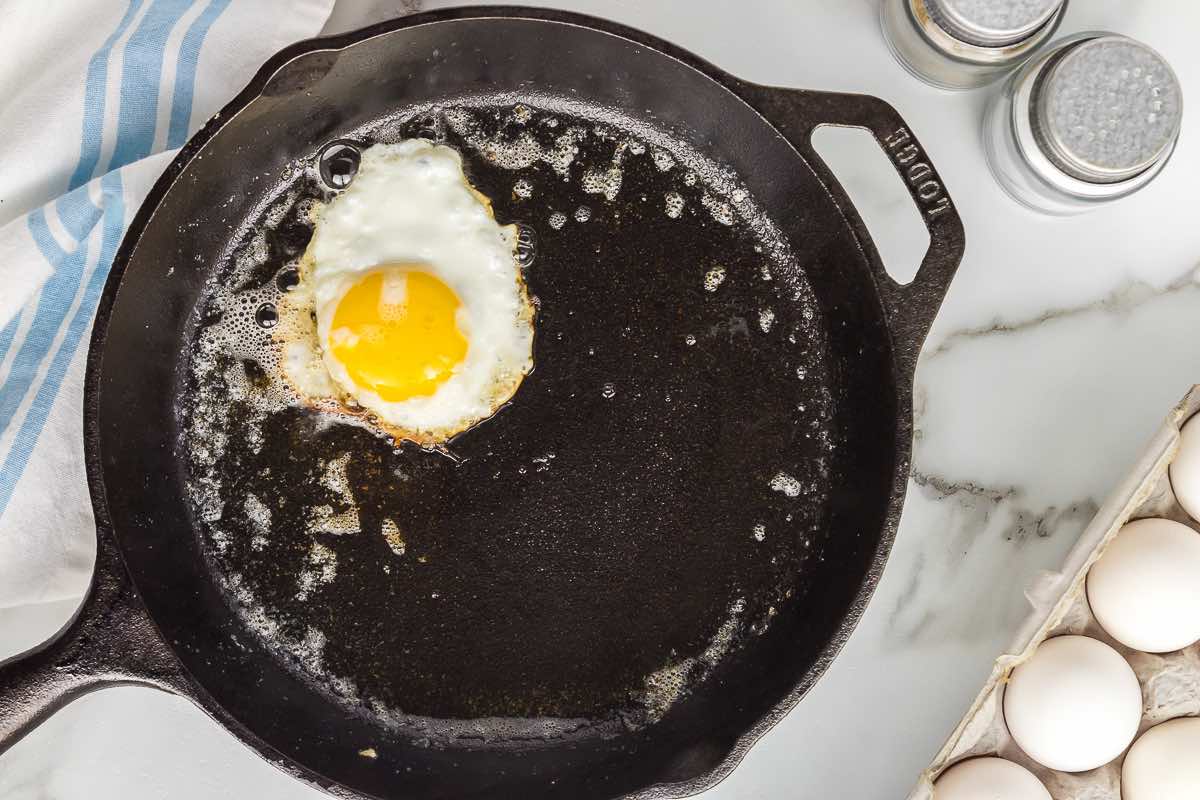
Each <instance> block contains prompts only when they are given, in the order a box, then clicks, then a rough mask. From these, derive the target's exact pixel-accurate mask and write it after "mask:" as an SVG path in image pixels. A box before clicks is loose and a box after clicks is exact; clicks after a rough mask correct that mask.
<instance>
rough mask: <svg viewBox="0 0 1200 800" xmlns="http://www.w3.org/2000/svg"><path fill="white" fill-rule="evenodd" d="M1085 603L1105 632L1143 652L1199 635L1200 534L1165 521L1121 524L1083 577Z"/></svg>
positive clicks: (1176, 646) (1163, 649) (1168, 648)
mask: <svg viewBox="0 0 1200 800" xmlns="http://www.w3.org/2000/svg"><path fill="white" fill-rule="evenodd" d="M1087 595H1088V603H1089V604H1090V605H1091V607H1092V613H1093V614H1095V615H1096V619H1097V620H1099V622H1100V624H1101V625H1102V626H1104V630H1106V631H1108V633H1109V634H1110V635H1111V636H1112V637H1113V638H1114V639H1116V640H1117V641H1118V642H1120V643H1121V644H1123V645H1125V646H1126V647H1132V648H1133V649H1135V650H1144V651H1146V652H1147V653H1166V652H1169V651H1171V650H1179V649H1181V648H1184V647H1187V646H1188V645H1190V644H1192V643H1193V642H1195V641H1196V640H1197V639H1200V534H1198V533H1196V532H1195V531H1193V530H1192V529H1191V528H1189V527H1188V526H1186V525H1181V524H1179V523H1178V522H1172V521H1171V520H1167V519H1139V520H1137V521H1136V522H1131V523H1129V524H1128V525H1126V526H1125V527H1123V528H1121V530H1120V532H1119V533H1117V535H1116V537H1115V538H1113V540H1112V541H1111V542H1109V544H1108V546H1107V547H1106V548H1105V550H1104V553H1103V554H1102V555H1101V556H1100V560H1099V561H1097V562H1096V563H1095V564H1093V565H1092V568H1091V570H1090V571H1089V572H1088V578H1087Z"/></svg>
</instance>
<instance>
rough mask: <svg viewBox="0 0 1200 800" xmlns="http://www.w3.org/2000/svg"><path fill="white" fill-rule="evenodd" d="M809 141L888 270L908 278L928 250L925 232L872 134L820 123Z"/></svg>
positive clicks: (903, 279) (899, 277)
mask: <svg viewBox="0 0 1200 800" xmlns="http://www.w3.org/2000/svg"><path fill="white" fill-rule="evenodd" d="M812 145H813V149H815V150H816V151H817V154H818V155H819V156H821V160H823V161H824V162H825V164H826V165H827V166H828V167H829V169H830V171H832V172H833V174H834V175H836V176H837V179H838V181H839V182H840V183H841V184H842V188H843V189H845V190H846V194H848V195H849V196H850V201H851V202H852V203H854V207H855V208H856V209H858V215H859V216H860V217H862V220H863V223H865V224H866V226H867V230H869V231H870V232H871V239H872V240H873V241H874V242H875V249H876V250H878V251H879V258H880V260H882V261H883V266H884V269H886V270H887V273H888V275H890V276H891V278H892V280H894V281H896V283H899V284H901V285H903V284H907V283H909V282H911V281H912V279H913V278H914V277H916V274H917V269H918V268H919V267H920V266H921V259H922V258H924V256H925V251H926V250H928V249H929V231H928V230H927V229H926V227H925V222H924V220H922V219H921V214H920V212H919V211H918V210H917V207H916V205H915V204H914V203H913V201H912V197H911V196H910V195H909V193H908V189H907V188H906V187H905V186H904V182H903V181H902V180H901V179H900V176H899V175H897V174H896V168H895V167H894V166H893V165H892V162H891V161H890V160H888V157H887V156H886V155H885V154H884V152H883V150H882V149H881V148H880V146H879V143H878V142H877V141H875V136H874V135H873V134H872V133H871V132H870V131H869V130H867V129H866V128H851V127H845V126H841V125H821V126H819V127H818V128H817V129H816V130H815V131H813V134H812Z"/></svg>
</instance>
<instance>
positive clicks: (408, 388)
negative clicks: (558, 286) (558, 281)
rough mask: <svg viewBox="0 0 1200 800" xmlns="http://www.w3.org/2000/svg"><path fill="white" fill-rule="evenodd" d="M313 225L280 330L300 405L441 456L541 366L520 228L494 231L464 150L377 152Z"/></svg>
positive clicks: (410, 145)
mask: <svg viewBox="0 0 1200 800" xmlns="http://www.w3.org/2000/svg"><path fill="white" fill-rule="evenodd" d="M313 220H314V222H315V228H314V231H313V237H312V240H311V241H310V242H309V245H308V249H307V250H306V251H305V253H304V256H303V257H302V259H301V261H300V276H299V282H298V283H297V285H296V286H295V287H294V288H293V289H292V290H291V291H290V292H288V294H287V295H285V297H284V301H283V303H282V305H281V317H280V325H279V326H278V327H277V329H276V338H277V339H278V340H279V341H280V342H281V344H282V347H283V359H282V368H283V372H284V377H285V378H286V379H287V381H288V383H289V384H290V385H291V386H292V387H293V389H294V390H295V391H296V392H297V393H298V394H299V395H301V397H302V398H304V399H305V400H306V401H307V402H308V403H309V404H310V405H313V406H315V407H318V408H321V409H323V410H328V411H334V412H338V413H342V414H347V415H352V416H355V417H358V418H364V417H365V418H367V419H368V421H369V422H370V424H372V425H374V426H375V427H378V428H379V429H381V430H383V431H384V432H386V433H388V434H390V435H392V436H393V437H395V438H398V439H407V440H410V441H414V442H417V443H418V444H421V445H426V446H432V445H437V444H440V443H442V442H444V441H446V440H447V439H449V438H450V437H451V436H453V435H454V434H456V433H459V432H461V431H463V430H466V429H467V428H469V427H471V426H472V425H475V424H476V423H478V422H480V421H481V420H484V419H486V418H488V417H490V416H491V415H492V414H493V413H495V411H496V410H497V409H498V408H499V407H500V406H502V405H503V404H504V403H506V402H507V401H508V400H509V399H510V398H511V397H512V396H513V394H514V393H515V392H516V390H517V387H518V386H519V385H520V383H521V381H522V380H523V378H524V377H525V375H526V374H527V373H528V372H529V371H530V370H531V369H532V367H533V317H534V312H533V305H532V303H531V301H530V299H529V295H528V292H527V289H526V287H525V283H524V280H523V279H522V276H521V270H520V267H519V264H518V261H517V258H516V245H517V229H516V226H515V225H507V226H502V225H500V224H499V223H497V222H496V220H495V218H494V216H493V214H492V209H491V204H490V202H489V201H488V199H487V198H486V197H484V196H483V195H482V194H480V193H479V192H477V191H475V189H474V188H473V187H472V186H471V185H470V184H469V183H468V181H467V178H466V176H465V175H464V173H463V167H462V159H461V157H460V156H459V154H458V153H457V151H455V150H454V149H452V148H450V147H446V146H444V145H435V144H431V143H430V142H427V141H425V140H422V139H413V140H408V141H403V142H400V143H398V144H376V145H373V146H371V147H368V148H366V149H364V150H363V151H362V158H361V163H360V165H359V168H358V173H357V175H356V176H355V178H354V181H353V182H352V183H351V184H350V185H349V187H348V188H347V189H346V190H345V191H343V192H342V193H341V194H339V195H337V196H336V197H335V198H333V199H332V200H331V201H330V202H328V203H327V204H324V205H323V206H319V207H317V208H316V209H314V211H313Z"/></svg>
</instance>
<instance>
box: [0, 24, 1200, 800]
mask: <svg viewBox="0 0 1200 800" xmlns="http://www.w3.org/2000/svg"><path fill="white" fill-rule="evenodd" d="M560 4H561V5H565V6H568V7H570V8H572V9H576V10H580V11H584V12H588V13H592V14H597V15H601V16H607V17H610V18H613V19H616V20H619V21H621V22H624V23H627V24H629V25H633V26H635V27H639V28H642V29H644V30H647V31H650V32H652V33H654V34H657V35H659V36H661V37H664V38H667V39H670V40H673V41H675V42H676V43H678V44H680V45H682V46H683V47H686V48H688V49H691V50H692V51H694V52H696V53H698V54H699V55H701V56H703V57H705V58H707V59H709V60H711V61H713V62H714V63H716V64H718V65H720V66H722V67H724V68H725V69H728V70H729V71H731V72H733V73H735V74H738V75H740V76H742V77H745V78H748V79H751V80H755V81H761V82H764V83H773V84H780V85H788V86H801V87H809V88H822V89H835V90H844V91H861V92H867V93H871V94H875V95H878V96H880V97H883V98H886V99H887V100H889V101H890V102H892V103H893V104H894V105H895V106H896V107H897V108H898V109H899V110H900V112H901V113H902V114H903V115H904V116H905V117H906V118H907V120H908V121H909V122H910V123H911V125H912V127H913V128H914V129H915V130H916V131H917V133H918V135H920V137H921V138H922V141H923V143H924V144H925V145H926V148H927V149H928V151H929V153H930V154H931V156H932V158H933V159H934V161H935V163H936V164H937V165H938V167H939V169H940V170H941V173H942V175H943V177H944V178H945V181H946V184H947V186H948V188H949V190H950V192H951V193H952V195H953V197H954V199H955V201H956V203H957V205H958V208H959V210H960V213H961V214H962V217H963V219H964V222H965V224H966V227H967V235H968V241H969V245H968V252H967V256H966V259H965V261H964V262H963V265H962V268H961V270H960V272H959V275H958V278H957V280H956V282H955V284H954V286H953V287H952V289H951V291H950V295H949V297H948V298H947V301H946V304H945V307H944V308H943V310H942V313H941V315H940V316H939V317H938V320H937V323H936V324H935V326H934V330H933V333H932V335H931V337H930V339H929V342H928V344H927V346H926V348H925V352H924V355H923V358H922V361H921V364H920V367H919V370H918V375H917V408H916V415H917V430H918V433H917V441H916V443H915V450H914V478H913V481H912V482H911V483H910V489H909V496H908V503H907V507H906V509H905V512H904V518H903V521H902V523H901V526H900V535H899V538H898V540H897V543H896V547H895V550H894V552H893V554H892V557H891V561H890V563H889V565H888V568H887V571H886V573H885V575H884V578H883V581H882V583H881V584H880V587H879V590H878V593H877V594H876V596H875V599H874V600H873V601H872V603H871V606H870V608H869V609H868V611H867V614H866V616H865V617H864V619H863V621H862V623H861V625H860V626H859V629H858V631H857V632H856V633H855V635H854V636H853V638H852V639H851V641H850V642H849V644H848V646H847V647H846V649H845V651H844V652H843V654H842V655H841V656H840V658H839V659H838V660H837V661H836V663H835V664H834V665H833V667H832V669H831V670H830V671H829V673H828V674H827V675H826V676H825V677H824V678H823V679H822V680H821V682H820V683H819V684H818V685H817V687H816V688H815V689H814V690H813V691H812V692H811V693H810V695H809V696H808V697H807V698H806V699H805V700H804V701H803V702H802V703H801V704H800V705H799V706H798V707H797V708H796V710H795V711H793V712H792V714H791V715H790V716H788V717H787V718H786V719H785V720H784V721H783V722H782V723H781V724H780V725H779V726H777V727H776V728H775V729H774V730H773V731H771V732H770V733H769V734H768V735H767V736H766V737H765V738H764V739H763V740H762V741H761V742H759V744H758V745H757V746H756V747H755V748H754V749H753V750H752V751H751V753H750V754H749V756H748V757H747V758H746V760H745V761H744V762H743V763H742V765H741V766H740V767H739V768H738V769H737V770H736V771H735V772H734V773H733V774H732V775H731V776H730V777H729V778H728V779H727V780H725V781H724V782H723V783H721V784H720V785H719V786H717V787H716V788H715V789H713V790H711V791H710V792H709V793H707V794H706V795H704V796H705V798H706V799H711V800H735V799H736V800H784V798H787V799H788V800H797V799H798V798H799V799H802V800H806V799H807V798H814V799H815V798H829V797H846V798H900V797H903V796H904V795H905V794H906V793H907V791H908V789H909V787H910V786H911V784H912V782H913V779H914V777H915V776H916V774H917V773H918V772H919V771H920V769H921V768H922V767H923V766H924V765H925V764H926V763H927V761H928V760H929V758H930V757H931V756H932V754H933V753H934V752H935V751H936V750H937V748H938V747H939V745H940V744H941V742H942V740H943V739H944V737H945V736H946V734H947V733H948V732H949V730H950V728H951V726H952V724H953V723H954V722H955V721H956V720H957V719H958V717H959V716H960V715H961V713H962V712H963V710H964V709H965V707H966V705H967V703H968V702H969V700H970V698H971V697H972V696H973V695H974V693H975V691H976V689H977V688H978V686H979V684H980V682H981V681H982V679H983V677H984V675H985V674H986V671H987V669H988V666H989V664H990V662H991V659H992V657H993V656H994V655H995V654H996V653H997V652H998V651H999V650H1000V648H1001V647H1003V646H1004V645H1005V644H1006V642H1007V641H1008V639H1009V638H1010V636H1011V635H1012V633H1013V632H1014V631H1015V629H1016V626H1017V624H1018V622H1019V621H1020V619H1021V618H1022V616H1023V615H1024V613H1025V609H1026V606H1025V603H1024V600H1023V597H1022V587H1023V586H1024V585H1025V584H1026V583H1027V582H1028V581H1029V580H1030V579H1031V578H1032V577H1033V576H1034V575H1035V574H1036V573H1037V571H1038V570H1040V569H1046V568H1053V567H1054V566H1055V565H1057V563H1058V562H1059V560H1060V559H1061V558H1062V556H1063V554H1064V553H1065V552H1066V551H1067V549H1068V548H1069V547H1070V545H1071V543H1072V542H1073V541H1074V539H1075V538H1076V536H1077V535H1078V533H1079V532H1080V531H1081V530H1082V527H1083V525H1084V524H1085V523H1086V522H1087V520H1088V518H1089V517H1090V516H1091V514H1092V512H1093V511H1094V509H1095V507H1096V505H1097V504H1098V503H1099V502H1100V500H1101V499H1102V498H1103V497H1104V495H1105V494H1106V493H1107V492H1108V490H1109V489H1110V488H1111V487H1112V486H1113V485H1114V483H1115V482H1116V480H1117V478H1118V477H1119V476H1120V475H1121V474H1122V473H1123V472H1124V470H1126V469H1127V467H1128V466H1129V465H1130V464H1131V463H1132V460H1133V458H1134V457H1135V455H1136V454H1137V453H1138V451H1139V450H1140V448H1141V447H1142V445H1143V443H1144V441H1145V440H1146V438H1147V437H1148V436H1149V434H1150V433H1151V432H1152V431H1153V430H1154V428H1155V427H1156V426H1157V425H1158V423H1159V422H1160V420H1161V418H1162V417H1163V416H1164V414H1165V413H1166V411H1167V409H1168V407H1169V406H1170V405H1171V404H1173V403H1174V402H1175V401H1176V400H1177V399H1178V398H1179V397H1180V396H1182V395H1183V393H1184V391H1185V390H1186V389H1187V388H1188V387H1189V386H1190V385H1191V384H1192V383H1194V382H1200V336H1197V331H1198V329H1200V270H1198V266H1200V204H1198V203H1197V200H1196V186H1197V183H1200V113H1198V112H1197V109H1200V50H1198V49H1197V47H1196V32H1197V31H1200V5H1198V4H1195V3H1193V2H1191V0H1142V2H1135V0H1075V2H1074V3H1073V4H1072V7H1071V10H1070V12H1069V13H1068V15H1067V18H1066V21H1065V24H1064V26H1063V32H1064V33H1066V32H1072V31H1076V30H1084V29H1097V28H1099V29H1109V30H1115V31H1120V32H1124V33H1128V34H1130V35H1133V36H1136V37H1139V38H1141V39H1143V40H1144V41H1146V42H1148V43H1150V44H1151V45H1152V46H1154V47H1156V48H1158V49H1159V50H1160V51H1161V52H1162V53H1163V54H1164V55H1165V56H1166V57H1167V59H1168V60H1169V61H1171V62H1172V64H1173V65H1174V66H1175V68H1176V70H1177V71H1178V73H1179V75H1180V79H1181V81H1182V82H1183V85H1184V92H1185V96H1187V101H1188V102H1187V103H1186V104H1185V108H1186V117H1185V120H1184V133H1183V138H1182V141H1181V144H1180V147H1179V149H1178V151H1177V152H1176V155H1175V157H1174V160H1173V162H1172V163H1171V164H1170V165H1169V166H1168V168H1167V169H1166V171H1165V172H1164V173H1163V175H1162V176H1161V177H1160V178H1159V179H1158V180H1157V181H1156V182H1155V183H1154V184H1153V185H1152V186H1151V187H1150V188H1149V189H1148V190H1147V191H1145V192H1143V193H1142V194H1140V195H1137V196H1135V197H1132V198H1129V199H1126V200H1124V201H1121V202H1118V203H1116V204H1113V205H1111V206H1108V207H1106V208H1104V209H1102V210H1100V211H1098V212H1095V213H1093V214H1091V215H1088V216H1083V217H1077V218H1073V219H1052V218H1047V217H1040V216H1037V215H1034V214H1033V213H1031V212H1027V211H1025V210H1023V209H1021V208H1019V207H1018V206H1016V205H1015V204H1014V203H1013V202H1012V201H1010V200H1009V199H1008V198H1007V197H1005V196H1004V195H1003V194H1002V193H1001V191H1000V189H999V188H998V186H997V185H996V184H995V182H994V181H993V180H992V178H991V176H990V175H989V174H988V172H987V170H986V167H985V165H984V162H983V154H982V150H981V146H980V142H979V133H978V127H979V117H980V114H981V110H982V105H983V102H984V100H985V98H986V95H987V93H988V90H982V91H977V92H972V93H965V94H948V93H943V92H939V91H937V90H934V89H931V88H928V87H926V86H924V85H923V84H920V83H918V82H917V81H915V80H914V79H912V78H910V77H909V76H908V75H907V74H906V73H905V72H904V71H903V70H902V69H901V68H900V67H899V66H898V65H897V64H896V63H894V62H893V61H892V60H891V57H890V56H889V54H888V53H887V51H886V49H885V47H884V45H883V42H882V40H881V39H880V35H879V32H878V28H877V24H876V11H875V3H874V2H873V0H787V1H786V2H784V1H783V0H771V2H768V1H767V0H740V1H739V2H734V0H690V2H683V0H574V1H573V2H567V0H562V2H561V3H560ZM417 5H423V6H424V7H440V6H443V5H447V4H446V3H441V2H427V3H424V4H418V3H416V2H376V1H375V0H340V2H339V5H338V7H337V9H336V10H335V12H334V17H333V19H332V20H331V22H330V28H329V29H330V30H342V29H346V28H349V27H354V26H355V25H357V24H359V23H362V22H367V21H374V20H376V19H379V18H382V17H385V16H390V15H392V14H395V13H400V12H403V11H407V10H411V9H412V8H413V7H414V6H417ZM864 163H866V162H864ZM842 178H843V180H844V181H845V182H846V183H848V184H850V186H851V189H852V190H853V189H854V188H855V187H865V188H868V189H869V188H870V187H874V186H879V185H881V184H880V181H883V180H886V179H887V176H883V175H880V174H878V173H875V172H872V171H869V170H867V169H866V168H862V169H855V170H852V171H850V172H843V173H842ZM864 205H866V206H867V208H866V215H867V216H868V221H870V220H871V219H872V218H874V219H875V220H876V221H877V222H879V223H880V224H883V225H886V226H888V228H889V229H890V228H893V227H896V225H895V224H894V223H895V221H897V220H902V218H903V216H904V215H905V214H907V213H908V211H907V209H906V208H904V207H903V205H902V204H900V203H896V202H892V201H891V200H889V199H887V198H886V196H885V197H883V198H882V199H880V197H879V196H878V195H876V199H874V200H872V201H871V202H869V203H867V204H864ZM906 230H908V229H906ZM901 238H902V240H903V241H901V242H900V243H899V247H900V248H901V249H903V248H905V247H907V248H908V249H909V251H911V249H912V247H913V244H914V241H916V240H914V239H912V238H905V236H904V235H902V237H901ZM69 613H70V607H69V604H59V605H57V606H52V607H46V608H40V609H33V610H31V611H28V612H26V613H23V614H20V615H16V614H13V613H11V612H10V613H8V614H6V615H5V616H3V617H0V630H3V631H5V635H4V636H3V637H0V638H2V639H3V640H4V642H5V647H4V651H3V652H0V657H3V656H5V655H8V654H9V653H11V652H13V651H14V650H15V649H18V644H19V642H18V639H19V638H22V637H24V638H28V637H33V638H37V637H40V636H44V635H46V634H48V633H49V632H50V631H51V630H53V629H54V628H55V627H57V625H58V624H60V623H61V621H62V620H64V619H65V618H66V616H67V615H68V614H69ZM14 631H16V633H13V632H14ZM9 634H12V636H10V635H9ZM318 796H319V795H318V794H317V793H316V792H315V791H314V790H312V789H309V788H307V787H305V786H303V785H301V784H299V783H296V782H295V781H293V780H292V779H290V778H288V777H287V776H285V775H283V774H282V773H279V772H277V771H275V770H274V769H273V768H271V767H269V766H268V765H266V764H265V763H263V762H261V761H259V760H258V759H257V758H256V757H255V756H254V755H253V754H251V753H250V751H248V750H247V749H246V748H244V747H243V746H242V745H241V744H239V743H238V742H237V740H236V739H234V738H233V737H231V736H229V735H228V734H226V733H225V732H224V731H223V730H221V729H220V728H219V727H217V726H216V725H215V724H214V723H213V722H211V721H210V720H209V719H207V718H206V717H205V716H204V715H203V714H201V713H200V712H198V711H196V710H195V709H193V708H192V707H191V706H190V705H189V704H188V703H187V702H186V701H183V700H180V699H177V698H175V697H172V696H168V695H164V694H159V693H156V692H153V691H149V690H143V689H130V688H125V689H109V690H106V691H102V692H98V693H95V694H93V695H90V696H88V697H86V698H84V699H82V700H79V701H77V702H75V703H74V704H72V705H70V706H68V707H67V708H66V709H64V710H63V711H61V712H60V713H58V714H57V715H56V716H54V717H53V718H52V719H51V720H50V721H49V722H47V723H46V724H44V725H43V726H42V727H41V728H39V729H38V730H36V731H35V732H34V733H33V734H31V735H30V736H28V737H27V738H26V739H25V740H23V741H22V742H20V743H19V744H18V745H16V746H15V747H14V748H13V749H12V750H11V751H9V752H8V753H7V754H6V755H5V756H4V757H3V758H0V798H4V799H5V800H43V799H44V798H51V799H52V800H65V799H66V798H85V797H86V798H89V800H100V799H102V798H118V797H119V798H123V800H129V799H131V798H138V799H140V798H159V797H170V798H173V799H177V800H191V799H192V798H195V800H201V798H203V800H214V798H224V797H229V798H235V797H236V798H244V797H271V798H282V799H284V800H289V799H296V800H299V799H300V798H316V797H318Z"/></svg>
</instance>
